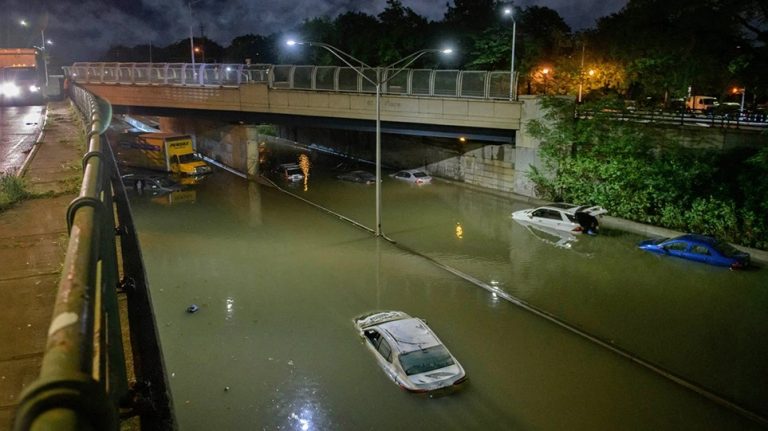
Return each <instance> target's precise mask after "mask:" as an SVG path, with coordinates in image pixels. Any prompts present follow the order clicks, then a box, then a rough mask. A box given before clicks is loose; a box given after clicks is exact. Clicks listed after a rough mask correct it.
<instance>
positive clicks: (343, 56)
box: [286, 40, 453, 236]
mask: <svg viewBox="0 0 768 431" xmlns="http://www.w3.org/2000/svg"><path fill="white" fill-rule="evenodd" d="M286 44H287V45H288V46H294V45H308V46H317V47H320V48H323V49H325V50H326V51H328V52H330V53H331V54H333V55H334V56H335V57H336V58H338V59H339V60H341V61H342V62H343V63H344V64H346V65H347V66H349V67H350V68H352V70H354V71H355V72H356V73H357V74H358V75H360V76H361V77H362V78H363V79H365V80H366V81H368V82H369V83H370V84H372V85H373V86H375V87H376V160H375V162H376V229H375V233H376V236H381V87H382V85H384V84H386V83H387V81H389V80H390V79H392V78H394V77H395V76H397V75H398V74H399V73H400V72H402V71H403V70H404V69H405V68H406V67H408V66H410V65H411V64H413V62H414V61H416V60H418V59H419V58H420V57H421V56H423V55H424V54H428V53H431V52H440V53H443V54H450V53H452V52H453V51H452V50H451V49H422V50H420V51H416V52H414V53H412V54H409V55H407V56H405V57H403V58H402V59H400V60H398V61H396V62H394V63H392V64H390V65H388V66H384V67H383V68H381V67H378V68H375V69H376V80H375V81H374V80H372V79H371V78H369V77H368V76H366V75H365V73H364V72H363V71H364V69H366V68H367V69H374V68H373V67H371V66H368V65H367V64H365V63H364V62H363V61H361V60H358V59H356V58H355V57H353V56H352V55H350V54H347V53H346V52H344V51H342V50H340V49H338V48H336V47H335V46H332V45H329V44H327V43H322V42H299V41H295V40H289V41H287V42H286ZM351 62H354V63H357V64H359V66H357V67H355V66H353V65H352V63H351ZM393 68H397V69H396V71H395V73H393V74H392V75H391V76H387V78H386V79H382V76H381V74H382V69H383V70H384V71H386V70H388V69H393Z"/></svg>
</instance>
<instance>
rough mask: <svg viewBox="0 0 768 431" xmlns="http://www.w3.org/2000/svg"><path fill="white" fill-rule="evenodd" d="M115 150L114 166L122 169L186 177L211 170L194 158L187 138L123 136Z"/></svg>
mask: <svg viewBox="0 0 768 431" xmlns="http://www.w3.org/2000/svg"><path fill="white" fill-rule="evenodd" d="M114 147H115V157H116V158H117V162H118V163H119V164H121V165H123V166H129V167H132V168H142V169H151V170H155V171H164V172H171V173H174V174H179V175H189V176H198V175H205V174H208V173H210V172H211V167H210V166H209V165H208V164H207V163H205V162H204V161H202V160H200V158H199V157H197V155H196V154H195V149H194V146H193V144H192V137H191V136H189V135H176V134H172V133H141V134H139V133H123V134H121V135H119V136H118V139H117V145H115V146H114Z"/></svg>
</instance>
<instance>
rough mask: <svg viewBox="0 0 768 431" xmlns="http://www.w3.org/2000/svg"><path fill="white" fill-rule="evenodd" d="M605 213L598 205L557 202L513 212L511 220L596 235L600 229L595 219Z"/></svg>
mask: <svg viewBox="0 0 768 431" xmlns="http://www.w3.org/2000/svg"><path fill="white" fill-rule="evenodd" d="M607 212H608V211H606V210H605V208H603V207H601V206H599V205H594V206H589V205H581V206H579V205H573V204H567V203H560V202H558V203H553V204H549V205H545V206H542V207H538V208H530V209H525V210H520V211H515V212H513V213H512V218H513V219H514V220H518V221H522V222H527V223H531V224H536V225H539V226H542V227H548V228H551V229H557V230H563V231H567V232H570V233H574V234H580V233H582V232H586V233H587V234H589V235H596V234H597V232H598V230H599V229H600V224H599V223H598V221H597V218H598V217H600V216H602V215H603V214H605V213H607Z"/></svg>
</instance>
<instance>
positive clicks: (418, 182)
mask: <svg viewBox="0 0 768 431" xmlns="http://www.w3.org/2000/svg"><path fill="white" fill-rule="evenodd" d="M423 182H424V181H422V180H416V184H421V183H423Z"/></svg>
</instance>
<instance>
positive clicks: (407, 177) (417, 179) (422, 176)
mask: <svg viewBox="0 0 768 431" xmlns="http://www.w3.org/2000/svg"><path fill="white" fill-rule="evenodd" d="M390 176H391V177H392V178H394V179H396V180H401V181H408V182H409V183H413V184H429V183H431V182H432V177H430V176H429V174H427V173H426V172H424V171H420V170H416V169H414V170H410V171H399V172H395V173H394V174H392V175H390Z"/></svg>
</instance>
